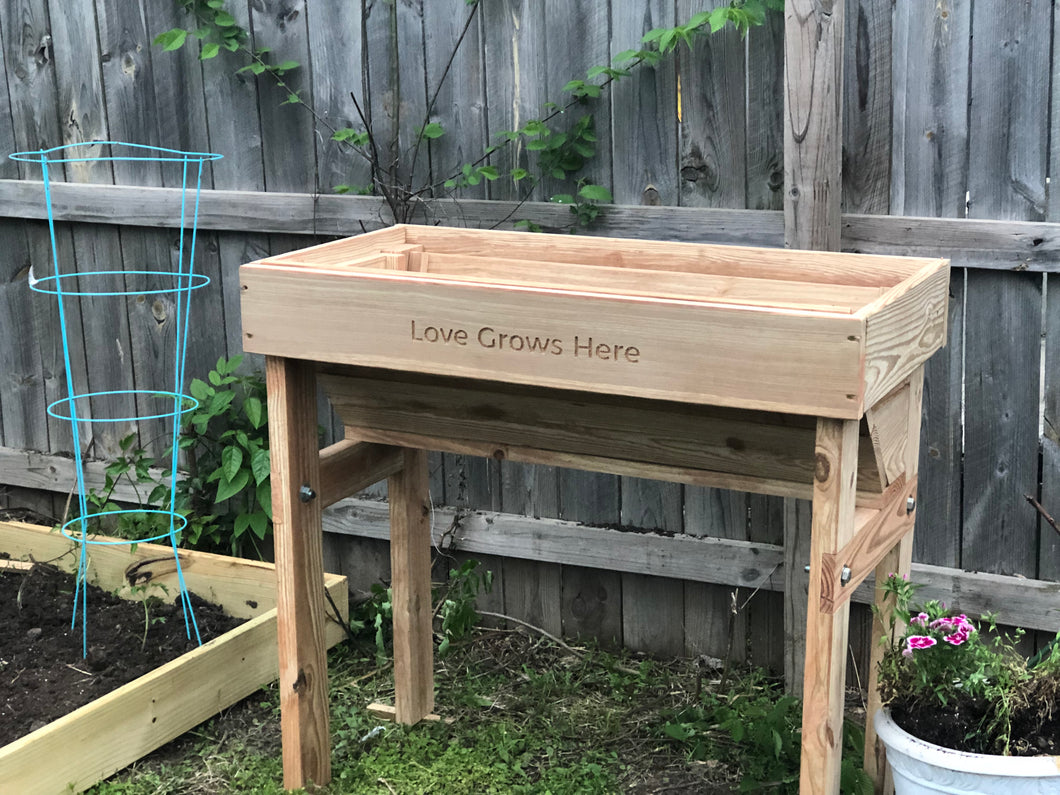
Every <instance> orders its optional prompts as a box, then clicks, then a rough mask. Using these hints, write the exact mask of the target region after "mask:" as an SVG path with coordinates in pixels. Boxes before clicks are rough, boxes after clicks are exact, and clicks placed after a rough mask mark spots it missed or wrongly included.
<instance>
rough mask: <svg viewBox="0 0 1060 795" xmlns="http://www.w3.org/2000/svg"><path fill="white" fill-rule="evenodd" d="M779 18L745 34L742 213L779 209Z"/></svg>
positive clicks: (781, 122)
mask: <svg viewBox="0 0 1060 795" xmlns="http://www.w3.org/2000/svg"><path fill="white" fill-rule="evenodd" d="M783 95H784V15H783V14H782V13H779V12H775V13H767V14H766V19H765V22H764V23H763V24H762V25H761V26H760V27H757V28H754V29H752V30H750V31H749V32H748V34H747V205H746V206H747V207H748V208H750V209H753V210H783V209H784V103H783V102H778V101H777V97H782V96H783Z"/></svg>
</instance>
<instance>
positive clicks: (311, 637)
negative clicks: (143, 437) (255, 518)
mask: <svg viewBox="0 0 1060 795" xmlns="http://www.w3.org/2000/svg"><path fill="white" fill-rule="evenodd" d="M265 379H266V386H267V389H268V404H269V406H268V409H269V428H270V441H271V444H270V455H271V458H272V476H271V479H272V506H273V522H274V537H275V549H276V576H277V581H278V590H277V609H278V616H277V622H278V623H277V634H278V639H279V650H280V710H281V714H280V729H281V735H282V738H283V768H284V786H285V787H287V788H289V789H294V788H297V787H302V786H305V785H306V784H307V783H308V782H310V781H312V782H314V783H316V784H326V783H327V782H328V781H329V780H330V779H331V754H330V740H329V736H328V681H327V680H328V674H327V659H326V657H325V655H324V643H323V638H324V604H323V600H322V599H321V598H320V591H319V588H320V585H319V583H320V578H321V576H322V575H323V569H324V562H323V551H322V536H321V519H320V504H319V502H318V501H315V500H309V501H307V502H303V501H302V500H301V499H299V490H300V489H301V488H302V486H303V485H308V486H309V487H310V488H312V489H313V490H314V491H315V492H317V493H318V494H319V492H320V486H319V483H320V455H319V452H318V450H317V443H316V439H317V435H316V380H315V378H314V376H313V369H312V365H310V364H307V363H305V362H296V361H292V360H289V359H279V358H276V357H273V356H269V357H267V358H266V359H265Z"/></svg>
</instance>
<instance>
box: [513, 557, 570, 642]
mask: <svg viewBox="0 0 1060 795" xmlns="http://www.w3.org/2000/svg"><path fill="white" fill-rule="evenodd" d="M502 568H503V573H504V612H505V613H506V614H507V615H510V616H514V617H517V618H521V619H523V620H524V621H526V622H528V623H530V624H532V625H533V626H535V627H540V628H541V629H543V630H545V632H548V633H550V634H552V635H556V636H557V637H558V636H560V635H562V634H563V600H562V587H563V580H562V577H563V571H562V567H561V566H560V565H559V564H558V563H536V562H532V561H528V560H524V559H505V560H504V561H503V563H502Z"/></svg>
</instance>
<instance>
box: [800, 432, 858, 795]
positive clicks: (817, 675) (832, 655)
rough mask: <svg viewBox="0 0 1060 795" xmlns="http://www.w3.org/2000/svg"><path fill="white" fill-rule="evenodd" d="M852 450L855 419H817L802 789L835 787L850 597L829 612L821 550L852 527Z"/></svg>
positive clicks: (844, 538)
mask: <svg viewBox="0 0 1060 795" xmlns="http://www.w3.org/2000/svg"><path fill="white" fill-rule="evenodd" d="M857 450H858V426H857V423H856V422H851V421H845V422H844V421H838V420H826V419H820V420H818V422H817V445H816V453H815V455H816V462H817V467H816V473H815V475H814V495H813V517H812V522H813V527H812V532H811V537H810V588H809V594H810V599H809V605H808V607H807V612H806V649H807V654H806V668H805V675H804V680H803V681H804V684H803V708H802V764H801V768H800V777H799V789H800V791H801V792H804V793H818V792H839V768H840V756H841V748H842V743H843V691H844V685H845V679H846V654H847V622H848V617H849V612H850V603H849V602H847V603H844V604H843V605H842V606H841V607H840V608H839V609H838V610H836V611H835V612H834V613H829V612H826V611H825V610H824V609H823V606H822V604H821V602H820V594H822V593H823V582H822V579H823V577H824V573H825V572H824V566H823V565H822V561H823V558H824V555H826V554H828V553H835V552H837V551H838V550H839V549H840V548H842V546H843V545H845V544H846V543H847V542H848V541H849V540H850V539H851V537H852V536H853V533H854V480H855V477H856V473H857Z"/></svg>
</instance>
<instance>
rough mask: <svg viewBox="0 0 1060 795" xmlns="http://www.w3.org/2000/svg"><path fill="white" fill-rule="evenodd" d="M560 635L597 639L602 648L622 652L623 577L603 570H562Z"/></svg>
mask: <svg viewBox="0 0 1060 795" xmlns="http://www.w3.org/2000/svg"><path fill="white" fill-rule="evenodd" d="M562 588H563V613H562V619H563V634H564V635H565V636H566V637H569V638H579V637H582V638H596V639H598V640H599V642H600V643H601V645H602V646H604V647H605V648H621V647H622V646H623V638H622V575H621V574H619V573H618V572H614V571H607V570H604V569H589V568H584V567H581V566H576V565H575V566H571V565H564V566H563V583H562Z"/></svg>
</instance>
